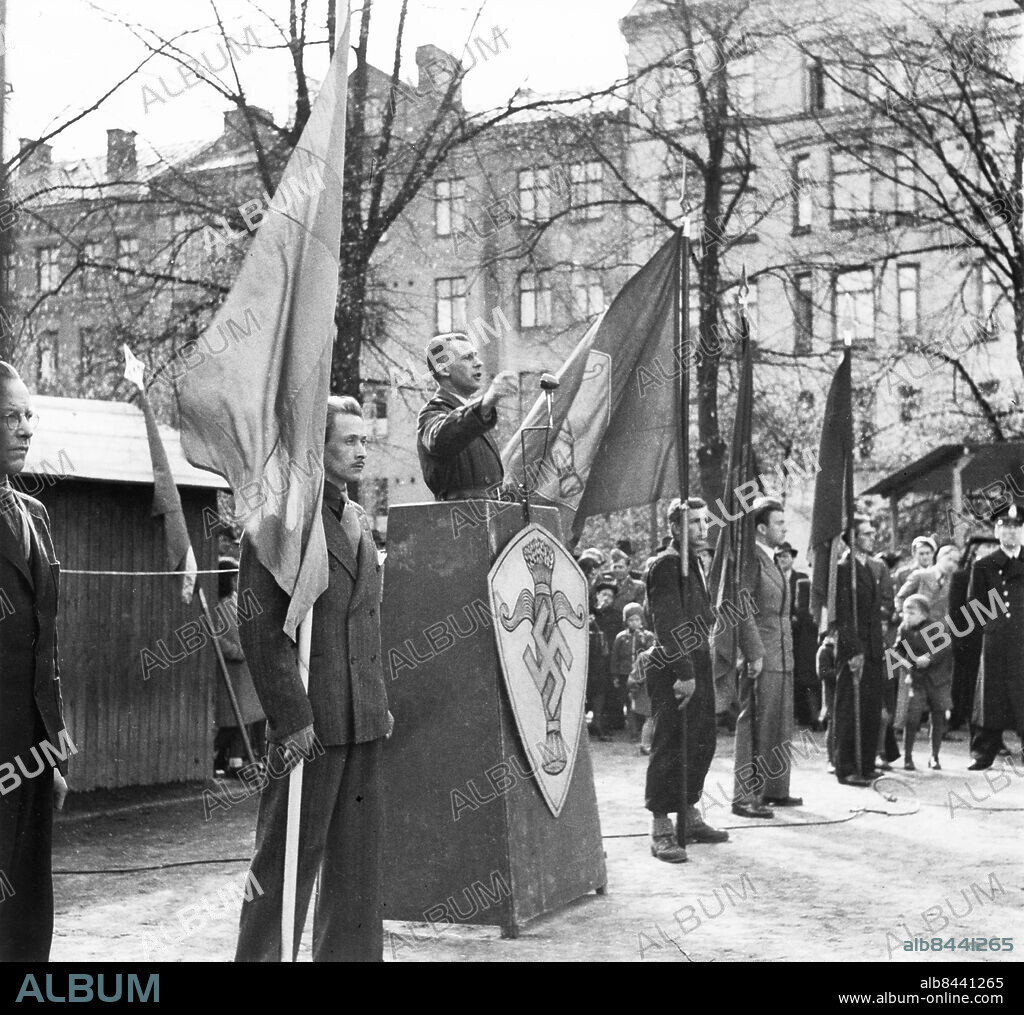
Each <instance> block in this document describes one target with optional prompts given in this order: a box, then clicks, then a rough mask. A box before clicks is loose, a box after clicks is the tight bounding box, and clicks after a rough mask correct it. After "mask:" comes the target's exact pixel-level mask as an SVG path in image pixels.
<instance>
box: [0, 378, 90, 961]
mask: <svg viewBox="0 0 1024 1015" xmlns="http://www.w3.org/2000/svg"><path fill="white" fill-rule="evenodd" d="M35 423H36V419H35V416H34V415H33V412H32V406H31V402H30V398H29V393H28V389H27V388H26V387H25V385H24V384H23V383H22V381H21V378H20V377H19V376H18V373H17V371H16V370H15V369H14V368H13V367H12V366H10V364H8V363H4V362H2V361H0V773H2V775H0V871H2V872H3V873H4V876H5V878H6V880H7V882H8V883H9V885H10V889H13V894H10V890H9V889H6V890H5V895H6V896H7V897H6V898H4V899H3V901H2V902H0V961H3V962H46V961H48V959H49V957H50V942H51V940H52V938H53V879H52V877H51V855H52V840H53V810H54V807H56V809H57V810H60V809H61V807H62V806H63V803H64V797H65V795H66V794H67V789H68V787H67V783H66V782H65V779H64V776H65V774H66V772H67V760H66V759H67V757H68V754H69V752H70V753H74V747H73V746H72V744H71V741H70V740H69V739H68V734H67V730H66V729H65V728H64V711H63V703H62V701H61V694H60V675H59V671H58V664H57V595H58V573H59V565H58V563H57V557H56V554H55V553H54V551H53V542H52V540H51V538H50V522H49V518H48V517H47V514H46V510H45V508H44V507H43V505H42V504H40V503H39V501H37V500H33V499H32V498H31V497H26V496H25V495H24V494H21V493H17V492H15V491H14V490H12V489H11V486H10V482H9V479H10V477H11V476H16V475H18V474H19V473H20V472H21V471H22V469H23V468H24V467H25V456H26V455H27V454H28V447H29V442H30V441H31V439H32V433H33V431H34V429H35Z"/></svg>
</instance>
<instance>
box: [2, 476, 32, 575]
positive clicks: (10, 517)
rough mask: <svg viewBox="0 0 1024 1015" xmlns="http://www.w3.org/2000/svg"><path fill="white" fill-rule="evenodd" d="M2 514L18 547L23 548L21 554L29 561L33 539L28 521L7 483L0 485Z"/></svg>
mask: <svg viewBox="0 0 1024 1015" xmlns="http://www.w3.org/2000/svg"><path fill="white" fill-rule="evenodd" d="M0 514H2V515H3V517H4V520H5V521H6V523H7V524H8V525H10V527H11V531H12V532H13V533H14V538H15V539H16V540H17V541H18V546H20V547H21V552H22V553H23V554H24V555H25V560H26V561H27V560H28V559H29V554H30V553H31V552H32V539H31V537H30V535H29V531H28V519H27V518H26V517H25V513H24V512H23V511H22V509H21V505H20V504H19V503H18V498H17V497H15V496H14V492H13V491H12V490H11V488H10V486H9V485H8V484H7V483H2V484H0Z"/></svg>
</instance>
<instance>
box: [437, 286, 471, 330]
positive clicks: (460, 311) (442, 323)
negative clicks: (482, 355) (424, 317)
mask: <svg viewBox="0 0 1024 1015" xmlns="http://www.w3.org/2000/svg"><path fill="white" fill-rule="evenodd" d="M434 323H435V325H436V327H437V331H438V332H439V333H440V332H445V331H464V330H465V328H466V279H465V277H463V276H459V277H457V278H439V279H435V280H434Z"/></svg>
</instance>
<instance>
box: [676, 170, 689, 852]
mask: <svg viewBox="0 0 1024 1015" xmlns="http://www.w3.org/2000/svg"><path fill="white" fill-rule="evenodd" d="M686 168H687V164H686V162H685V161H684V162H683V179H682V186H681V193H680V197H679V200H680V205H681V207H682V209H683V212H684V214H683V222H682V227H681V229H680V237H679V284H678V286H677V287H676V319H675V340H676V360H677V361H678V363H679V394H678V406H679V444H678V471H679V501H680V512H679V522H680V527H679V569H680V570H679V573H680V579H681V580H680V583H679V599H680V605H681V607H682V614H683V617H684V618H685V617H686V611H687V598H688V596H687V585H688V579H689V574H690V514H689V506H688V505H687V497H688V496H689V493H690V343H689V330H690V315H689V295H690V215H689V211H688V210H687V201H686ZM679 711H680V714H679V794H680V800H679V810H678V812H677V813H676V841H677V842H678V843H679V845H680V846H681V847H683V848H684V849H685V848H686V812H687V809H688V807H689V795H690V794H689V779H688V776H689V773H688V771H687V753H688V744H687V740H688V736H687V732H688V731H687V726H688V721H687V720H688V717H687V714H686V707H685V704H683V703H680V706H679Z"/></svg>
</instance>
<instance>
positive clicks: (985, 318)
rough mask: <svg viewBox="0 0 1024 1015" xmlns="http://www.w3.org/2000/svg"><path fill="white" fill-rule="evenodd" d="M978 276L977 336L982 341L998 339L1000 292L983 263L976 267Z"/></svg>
mask: <svg viewBox="0 0 1024 1015" xmlns="http://www.w3.org/2000/svg"><path fill="white" fill-rule="evenodd" d="M977 276H978V338H979V339H980V340H981V341H982V342H997V341H998V340H999V302H1000V300H1001V299H1002V296H1003V294H1002V292H1001V291H1000V288H999V283H998V282H997V281H996V277H995V275H994V274H993V273H992V271H991V270H990V269H989V268H987V267H986V266H985V265H984V264H979V265H978V268H977Z"/></svg>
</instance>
